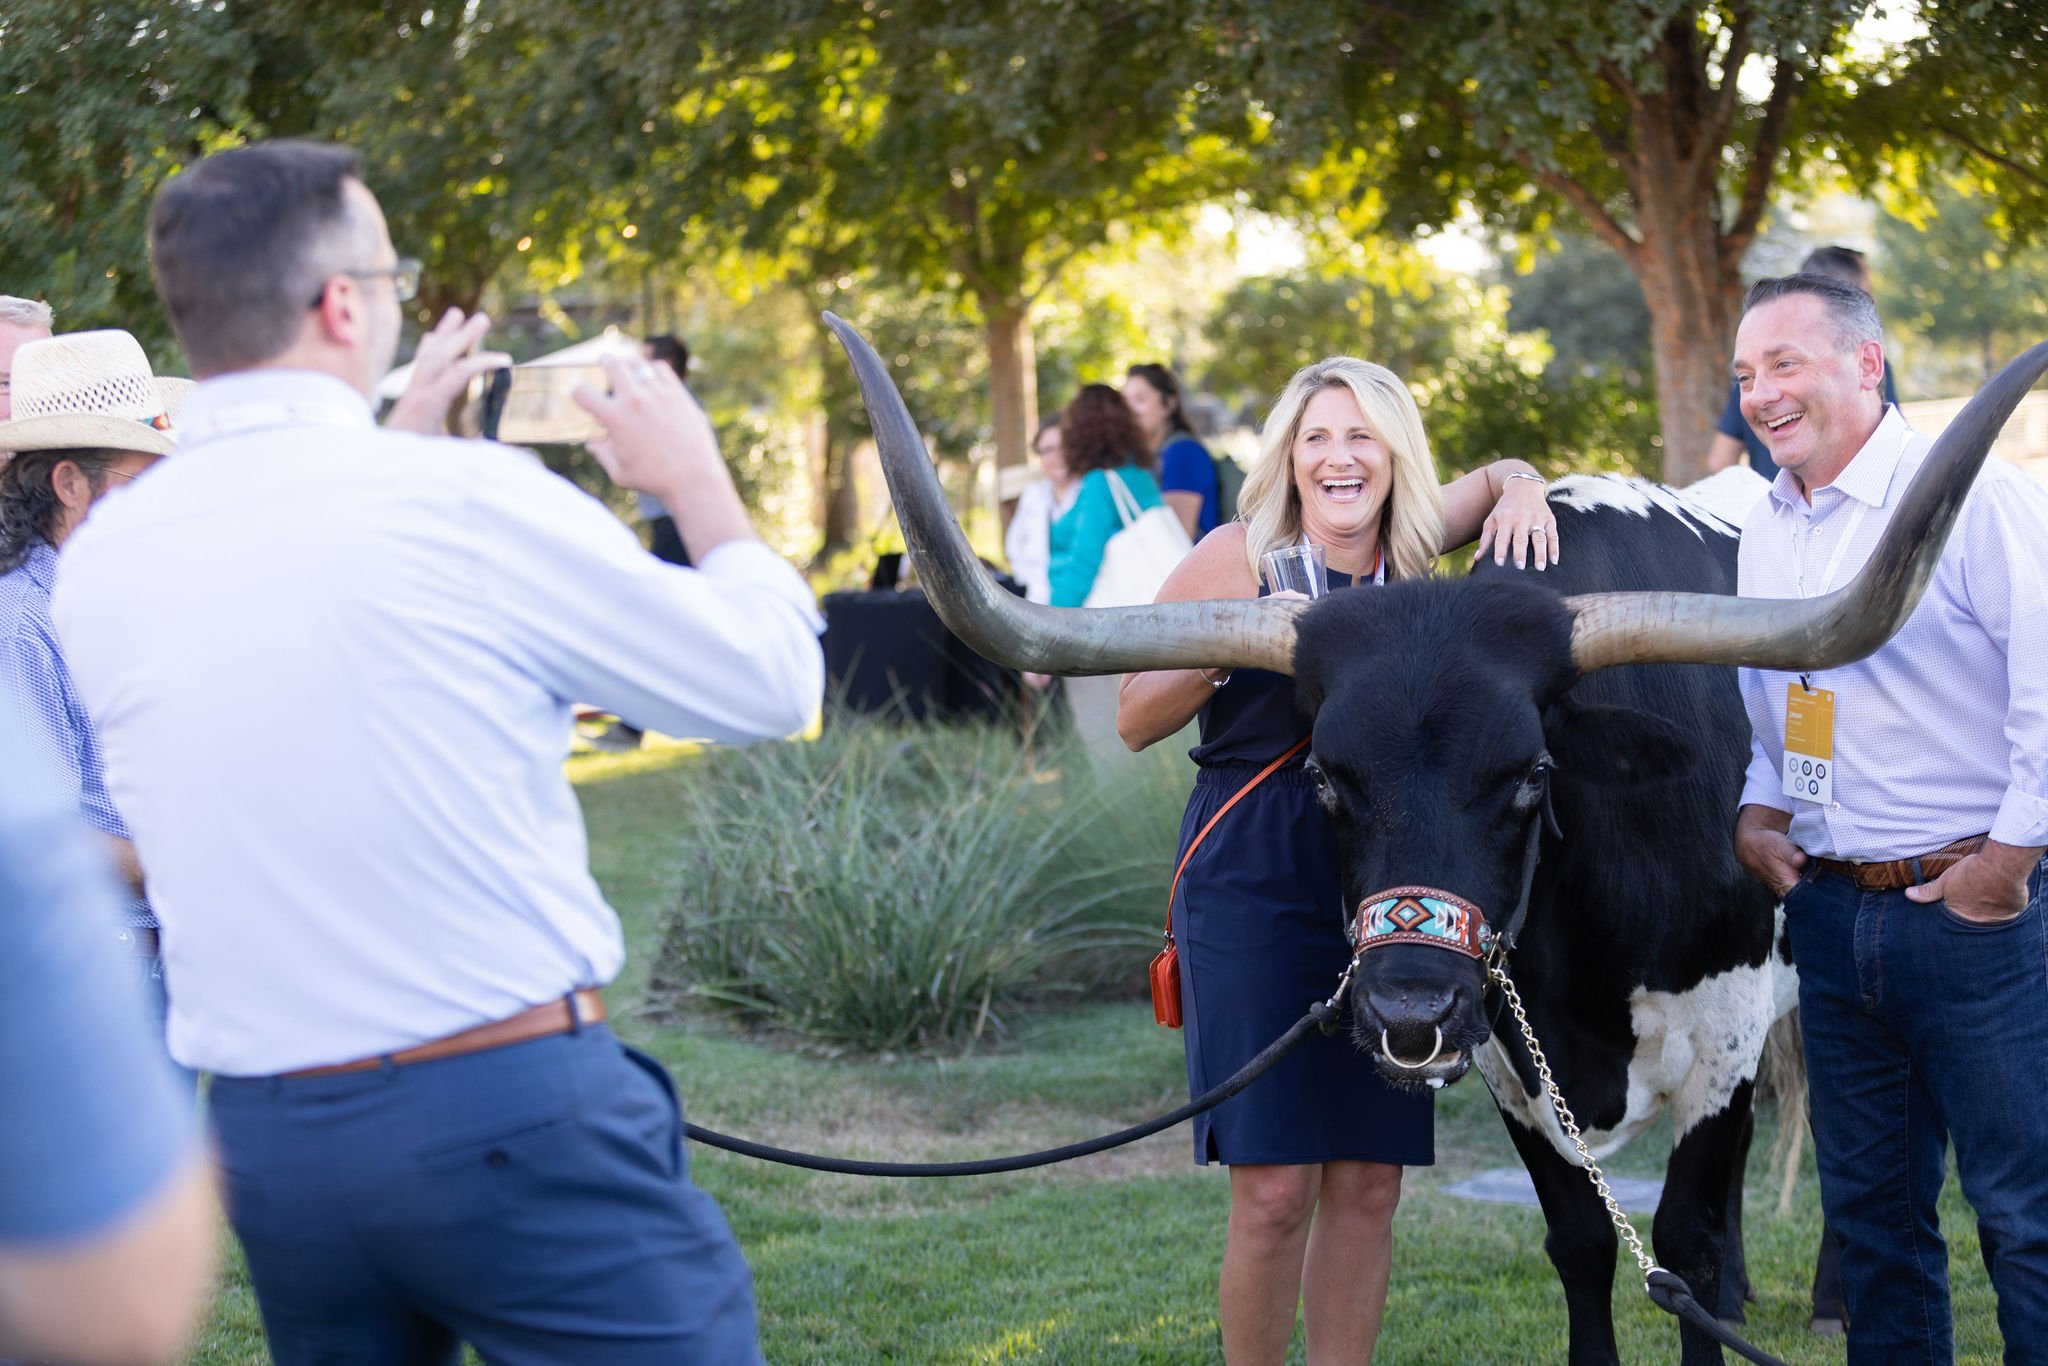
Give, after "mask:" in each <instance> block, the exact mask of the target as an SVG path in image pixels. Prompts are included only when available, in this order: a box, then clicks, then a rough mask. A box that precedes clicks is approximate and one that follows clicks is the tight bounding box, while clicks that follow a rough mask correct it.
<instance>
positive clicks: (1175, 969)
mask: <svg viewBox="0 0 2048 1366" xmlns="http://www.w3.org/2000/svg"><path fill="white" fill-rule="evenodd" d="M1308 742H1309V737H1308V736H1303V737H1302V738H1301V739H1300V740H1298V741H1296V742H1295V743H1294V745H1293V747H1292V748H1290V749H1289V750H1288V751H1287V752H1286V753H1285V754H1282V755H1281V756H1280V757H1279V758H1277V759H1275V760H1274V761H1273V762H1272V763H1270V764H1267V765H1266V766H1265V767H1264V768H1262V769H1260V770H1259V772H1258V776H1256V777H1254V778H1253V779H1252V780H1251V781H1250V782H1248V783H1246V784H1245V785H1244V786H1243V787H1240V788H1239V789H1238V790H1237V791H1236V793H1234V794H1233V795H1232V796H1231V798H1230V800H1229V801H1227V802H1225V803H1223V806H1222V808H1221V809H1220V810H1218V811H1217V812H1216V814H1215V815H1213V816H1211V817H1209V820H1208V823H1207V824H1205V825H1203V827H1202V828H1201V830H1200V832H1199V833H1197V834H1196V835H1195V838H1194V839H1193V840H1192V841H1191V842H1190V843H1189V844H1188V851H1187V852H1186V853H1185V854H1182V855H1181V856H1180V866H1179V867H1178V868H1175V869H1174V870H1173V885H1172V886H1171V887H1169V888H1168V889H1167V892H1166V947H1165V948H1163V949H1161V950H1160V951H1159V952H1158V953H1157V954H1155V955H1153V958H1152V968H1151V971H1150V973H1149V976H1150V977H1151V979H1152V1018H1153V1019H1155V1020H1157V1021H1158V1022H1159V1023H1160V1024H1162V1025H1164V1026H1165V1027H1166V1028H1168V1029H1179V1028H1180V946H1179V945H1177V944H1175V943H1174V942H1173V898H1174V897H1175V896H1176V895H1177V894H1178V893H1179V892H1180V875H1181V874H1182V873H1184V872H1186V871H1187V867H1188V860H1189V859H1191V858H1193V857H1194V856H1195V850H1197V849H1199V848H1201V847H1202V841H1203V840H1205V839H1207V838H1209V832H1210V831H1211V830H1214V829H1215V828H1216V822H1218V821H1220V820H1222V819H1223V818H1224V817H1225V816H1227V815H1229V814H1230V808H1231V807H1233V806H1236V805H1237V804H1238V803H1239V802H1241V801H1243V800H1244V796H1245V793H1247V792H1250V791H1251V790H1252V789H1253V788H1255V787H1257V786H1258V785H1259V784H1260V783H1263V782H1264V781H1266V779H1268V778H1270V777H1272V776H1273V775H1274V774H1275V773H1277V772H1279V771H1280V768H1281V766H1282V765H1284V764H1285V763H1286V762H1287V761H1288V760H1289V759H1292V758H1293V757H1294V756H1295V755H1297V754H1299V753H1301V752H1302V751H1303V750H1304V749H1307V748H1308Z"/></svg>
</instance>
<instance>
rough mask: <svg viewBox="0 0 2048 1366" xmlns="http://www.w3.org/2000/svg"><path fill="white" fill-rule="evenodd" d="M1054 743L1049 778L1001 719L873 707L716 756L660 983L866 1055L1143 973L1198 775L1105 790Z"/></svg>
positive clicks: (965, 1033)
mask: <svg viewBox="0 0 2048 1366" xmlns="http://www.w3.org/2000/svg"><path fill="white" fill-rule="evenodd" d="M1060 757H1061V758H1062V759H1064V762H1062V763H1061V764H1060V766H1059V768H1058V769H1056V770H1052V771H1048V772H1043V773H1037V774H1034V773H1032V772H1031V771H1029V770H1028V768H1027V766H1026V764H1025V763H1024V760H1023V758H1022V755H1021V753H1020V750H1019V746H1018V742H1017V739H1016V736H1015V735H1014V734H1013V733H1011V732H1009V731H1007V730H999V729H995V728H990V727H972V726H930V727H923V728H916V729H910V728H901V727H898V726H895V725H891V724H887V723H883V722H878V721H873V720H862V719H853V720H849V721H847V722H845V723H844V724H839V723H835V724H834V725H833V726H832V727H831V728H829V729H828V730H827V732H826V733H825V735H824V736H823V737H821V738H820V739H819V740H817V741H816V742H814V743H809V744H784V745H774V746H764V747H761V748H758V749H751V750H741V751H728V752H720V753H716V754H713V755H711V756H708V761H707V762H706V763H705V764H704V765H703V767H702V769H701V770H700V773H699V780H698V781H696V782H694V783H693V784H692V791H691V793H690V796H689V798H688V802H687V809H688V813H689V815H688V819H689V822H690V824H689V830H688V835H687V841H688V844H687V850H688V852H687V853H686V854H685V857H684V863H683V868H682V883H683V890H682V893H681V896H680V900H679V905H678V908H677V913H676V915H675V917H674V920H673V922H672V925H671V927H670V931H669V935H668V939H667V944H666V946H665V950H664V958H663V962H662V964H661V969H660V973H659V978H660V979H661V980H662V981H665V982H666V983H668V984H670V985H671V987H672V989H675V990H679V991H680V992H682V993H683V994H684V995H686V996H688V997H691V998H694V999H697V1000H701V1001H708V1002H712V1003H715V1004H717V1005H719V1006H721V1007H723V1008H725V1009H728V1010H731V1011H733V1012H735V1013H737V1014H738V1015H740V1016H741V1017H742V1018H745V1019H748V1020H750V1021H754V1022H759V1023H766V1024H771V1025H774V1026H777V1027H782V1028H788V1029H792V1030H795V1031H797V1032H799V1033H802V1034H804V1035H806V1036H808V1037H809V1038H811V1039H813V1040H816V1041H818V1042H820V1043H825V1044H829V1045H833V1046H838V1047H845V1048H852V1049H858V1050H864V1051H888V1050H900V1049H914V1048H925V1047H931V1046H935V1045H941V1044H946V1043H958V1042H961V1041H965V1040H970V1039H978V1038H980V1037H982V1036H983V1035H984V1034H986V1033H988V1032H990V1031H997V1032H1000V1031H1001V1030H1002V1029H1003V1028H1004V1020H1005V1016H1006V1013H1007V1012H1009V1011H1010V1010H1012V1009H1014V1008H1015V1007H1016V1006H1018V1005H1019V1004H1021V1003H1024V1002H1027V1001H1030V1000H1033V999H1042V998H1045V997H1048V996H1051V995H1054V994H1059V993H1078V992H1082V991H1086V990H1089V989H1091V988H1093V987H1094V986H1096V985H1098V984H1099V983H1100V982H1101V981H1102V979H1103V974H1104V973H1105V972H1106V971H1110V970H1111V969H1112V966H1113V967H1114V970H1115V971H1116V972H1117V973H1118V975H1119V976H1120V977H1124V978H1128V979H1129V982H1130V984H1131V986H1132V987H1133V988H1135V987H1137V986H1138V985H1140V984H1141V974H1140V972H1139V965H1141V964H1142V961H1143V955H1144V952H1146V951H1148V949H1149V945H1150V944H1151V942H1152V941H1153V940H1154V939H1155V938H1156V936H1157V934H1158V927H1157V923H1156V922H1157V920H1158V918H1159V915H1160V913H1161V911H1162V908H1163V907H1164V904H1165V889H1166V881H1167V878H1168V877H1169V876H1170V875H1171V872H1172V869H1171V866H1170V860H1171V858H1172V853H1173V833H1174V828H1175V823H1176V822H1177V820H1178V812H1179V807H1180V805H1181V803H1182V802H1183V801H1184V799H1185V796H1186V792H1187V782H1186V779H1185V775H1184V774H1183V775H1182V776H1181V778H1180V780H1179V783H1178V790H1177V791H1173V790H1171V787H1172V780H1171V779H1170V778H1169V777H1166V776H1162V775H1168V774H1172V773H1173V772H1174V770H1173V769H1172V768H1171V767H1170V766H1169V765H1170V761H1169V760H1154V761H1151V762H1147V763H1133V764H1129V765H1118V766H1117V767H1118V769H1119V770H1122V771H1123V772H1122V773H1120V774H1118V775H1113V776H1112V779H1111V780H1110V781H1109V783H1108V784H1107V785H1104V784H1099V783H1097V782H1096V781H1095V780H1094V779H1093V777H1092V771H1091V770H1090V769H1089V768H1088V766H1087V765H1086V763H1085V761H1082V760H1080V759H1079V758H1078V756H1073V755H1068V754H1064V753H1063V754H1062V755H1061V756H1060ZM1180 767H1181V768H1182V769H1185V762H1184V761H1182V762H1181V764H1180ZM1161 832H1163V834H1162V833H1161ZM1162 869H1163V870H1162Z"/></svg>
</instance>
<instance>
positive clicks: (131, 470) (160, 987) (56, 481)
mask: <svg viewBox="0 0 2048 1366" xmlns="http://www.w3.org/2000/svg"><path fill="white" fill-rule="evenodd" d="M12 374H13V390H14V393H13V399H14V402H13V412H14V416H13V417H12V418H10V419H9V420H7V421H5V422H0V695H4V696H5V698H6V700H7V703H8V705H10V706H11V707H13V709H14V710H15V711H16V712H17V713H18V714H19V716H20V717H21V722H22V729H23V730H24V731H25V732H26V733H27V734H28V735H29V736H30V738H31V739H32V740H33V741H35V742H37V743H38V744H39V746H40V747H41V748H43V749H44V750H45V751H46V752H47V754H48V757H50V758H51V759H52V760H53V761H54V766H55V767H56V768H57V769H58V770H59V771H60V772H62V773H63V774H64V775H66V778H67V779H68V782H69V785H70V795H71V797H72V800H73V803H74V805H76V806H77V808H78V812H79V814H80V815H81V816H83V817H84V818H85V821H86V823H87V824H88V825H90V826H91V827H92V828H93V829H95V830H97V831H99V832H100V833H101V834H102V835H104V836H105V837H106V841H107V845H108V847H109V848H110V849H111V850H112V852H113V857H114V862H115V866H116V867H117V869H118V870H119V872H120V875H121V878H122V881H123V882H124V883H125V884H126V885H127V888H128V891H129V894H130V900H129V902H128V907H127V914H126V916H125V925H124V927H123V928H122V930H121V931H120V934H121V938H122V940H123V942H124V943H125V944H126V945H127V947H128V951H129V953H130V954H131V955H132V956H133V958H134V959H135V962H136V967H137V971H138V972H139V973H140V974H141V976H142V978H143V980H144V981H145V982H146V983H147V984H148V995H149V1000H150V1003H151V1006H152V1009H153V1013H154V1016H155V1025H156V1029H157V1032H158V1034H159V1037H161V1034H162V1030H163V1024H164V1011H165V995H164V975H163V960H162V958H161V957H160V955H159V945H158V942H157V920H156V916H155V914H154V913H153V912H152V911H151V909H150V905H149V903H148V901H146V900H145V899H144V898H143V886H142V867H141V864H140V863H139V862H138V861H137V859H136V857H135V845H134V843H133V842H132V841H131V840H130V838H129V834H128V826H127V823H126V822H125V821H123V820H122V818H121V813H120V811H119V810H117V809H116V808H115V805H114V802H113V799H112V798H111V797H109V796H108V793H107V784H106V773H105V767H104V764H103V761H102V758H101V753H100V741H99V736H98V735H97V733H95V731H94V729H93V723H92V717H91V715H90V714H89V713H88V711H87V710H86V708H85V706H84V704H83V703H82V702H81V700H80V698H79V695H78V692H77V689H76V688H75V687H74V686H73V683H72V678H71V671H70V669H69V668H68V667H67V666H66V664H65V660H64V651H63V647H62V645H61V644H60V643H59V641H58V638H57V632H56V629H55V628H54V627H53V626H52V625H51V621H50V592H51V590H52V588H53V587H54V586H55V584H56V578H57V552H58V550H59V548H61V547H62V546H63V545H64V543H65V542H66V541H67V540H68V539H69V538H70V536H71V533H72V532H74V531H76V530H77V529H78V527H79V526H80V524H82V523H83V522H84V521H85V518H86V514H87V513H88V512H90V511H91V510H92V508H93V505H94V504H96V503H98V502H99V501H100V500H101V499H102V498H104V497H106V496H107V495H108V494H110V493H113V492H115V491H116V490H118V489H121V488H123V487H125V486H126V485H127V484H129V483H131V482H133V481H134V480H135V479H137V478H139V477H140V476H141V475H142V473H143V471H145V470H147V469H148V468H149V467H150V466H151V465H154V464H155V463H156V462H157V461H158V459H160V458H161V457H162V456H164V455H165V454H167V453H168V452H169V451H170V449H171V434H170V416H169V403H168V401H167V400H168V398H169V397H171V396H173V395H175V393H176V392H177V390H178V389H179V388H180V387H181V386H182V387H184V388H190V387H191V382H190V381H189V380H159V379H157V378H156V377H155V376H154V375H153V374H151V373H150V368H149V360H148V358H147V357H145V356H144V355H143V354H142V347H141V346H140V345H139V344H138V343H137V342H136V340H135V338H133V337H131V336H129V335H128V334H127V333H126V332H118V331H106V332H72V333H68V334H66V335H64V336H61V337H54V338H49V339H46V340H42V341H31V342H28V343H27V344H25V345H23V346H22V347H21V348H20V349H18V350H17V351H16V352H15V353H14V359H13V372H12ZM188 1084H189V1079H188Z"/></svg>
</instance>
